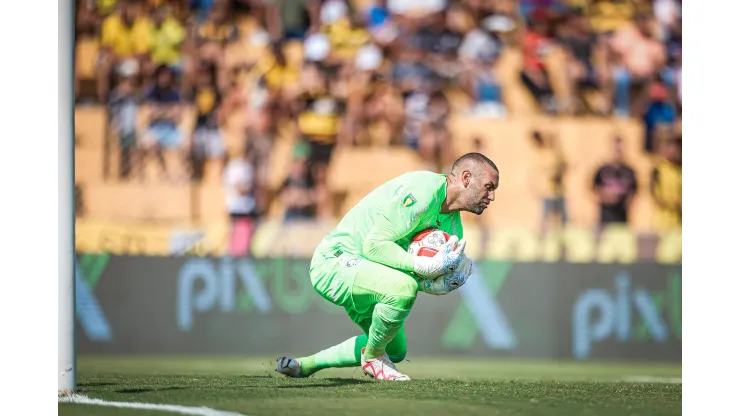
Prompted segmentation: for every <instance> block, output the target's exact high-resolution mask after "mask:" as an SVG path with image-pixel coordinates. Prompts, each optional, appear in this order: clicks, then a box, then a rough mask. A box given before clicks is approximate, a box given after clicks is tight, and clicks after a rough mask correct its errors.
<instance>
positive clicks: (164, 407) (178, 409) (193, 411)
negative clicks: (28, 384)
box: [59, 394, 247, 416]
mask: <svg viewBox="0 0 740 416" xmlns="http://www.w3.org/2000/svg"><path fill="white" fill-rule="evenodd" d="M59 403H74V404H89V405H93V406H107V407H118V408H125V409H140V410H159V411H162V412H170V413H179V414H181V415H194V416H247V415H244V414H241V413H235V412H225V411H223V410H216V409H211V408H210V407H192V406H180V405H175V404H156V403H139V402H109V401H107V400H103V399H91V398H89V397H87V396H84V395H80V394H73V395H71V396H60V397H59Z"/></svg>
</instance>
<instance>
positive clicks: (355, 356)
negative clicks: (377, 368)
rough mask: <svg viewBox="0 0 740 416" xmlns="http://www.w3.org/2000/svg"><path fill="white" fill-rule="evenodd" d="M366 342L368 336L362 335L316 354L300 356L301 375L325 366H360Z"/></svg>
mask: <svg viewBox="0 0 740 416" xmlns="http://www.w3.org/2000/svg"><path fill="white" fill-rule="evenodd" d="M365 344H367V336H365V335H360V336H356V337H352V338H350V339H348V340H346V341H344V342H342V343H341V344H338V345H335V346H333V347H329V348H327V349H325V350H322V351H319V352H317V353H316V354H314V355H311V356H308V357H301V358H298V361H299V362H300V363H301V375H302V376H304V377H308V376H310V375H312V374H313V373H315V372H317V371H319V370H323V369H325V368H332V367H354V366H358V365H360V354H361V351H362V348H363V347H365Z"/></svg>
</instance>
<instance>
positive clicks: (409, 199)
mask: <svg viewBox="0 0 740 416" xmlns="http://www.w3.org/2000/svg"><path fill="white" fill-rule="evenodd" d="M415 203H416V198H414V196H413V195H411V194H408V195H406V196H405V197H404V198H403V206H404V207H406V208H408V207H410V206H412V205H414V204H415Z"/></svg>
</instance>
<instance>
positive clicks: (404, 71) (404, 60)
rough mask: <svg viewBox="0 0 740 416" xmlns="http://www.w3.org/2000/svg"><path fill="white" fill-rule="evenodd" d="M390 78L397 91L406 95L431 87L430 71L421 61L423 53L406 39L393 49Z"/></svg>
mask: <svg viewBox="0 0 740 416" xmlns="http://www.w3.org/2000/svg"><path fill="white" fill-rule="evenodd" d="M392 53H393V55H394V56H393V58H395V59H394V60H393V66H392V67H391V76H392V78H393V82H394V83H395V84H396V86H397V87H398V89H399V90H400V91H401V92H403V93H404V94H406V95H408V94H411V93H414V92H420V91H426V90H428V89H429V88H430V87H431V78H432V75H433V74H432V70H431V69H430V68H429V66H428V65H427V64H426V63H425V62H424V61H423V57H424V55H423V53H422V52H421V51H420V50H419V49H418V48H416V47H415V45H413V44H412V43H411V42H410V41H409V39H408V38H405V40H401V41H400V42H399V44H398V45H397V46H396V47H394V48H393V52H392Z"/></svg>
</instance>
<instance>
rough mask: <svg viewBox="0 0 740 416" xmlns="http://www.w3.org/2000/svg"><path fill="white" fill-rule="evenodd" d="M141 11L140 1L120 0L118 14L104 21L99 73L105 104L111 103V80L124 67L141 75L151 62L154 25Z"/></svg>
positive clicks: (99, 94) (100, 96)
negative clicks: (132, 68) (109, 97)
mask: <svg viewBox="0 0 740 416" xmlns="http://www.w3.org/2000/svg"><path fill="white" fill-rule="evenodd" d="M140 11H141V2H140V0H120V3H119V8H118V11H117V12H115V13H113V14H111V15H110V16H108V17H107V18H106V19H105V20H104V21H103V25H102V28H101V39H100V56H99V58H98V74H97V83H98V85H97V87H98V100H99V101H100V102H101V103H105V102H107V98H108V93H109V90H110V84H111V80H112V78H113V77H114V75H115V72H120V70H121V68H122V65H124V64H126V65H127V66H131V67H135V68H137V69H136V70H137V72H138V71H139V70H140V69H141V68H142V67H146V65H147V64H148V62H149V59H150V56H149V52H150V51H151V47H152V33H151V22H150V21H149V19H148V18H147V17H144V16H140V15H139V14H140Z"/></svg>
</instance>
